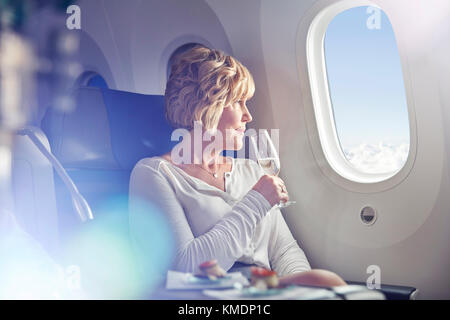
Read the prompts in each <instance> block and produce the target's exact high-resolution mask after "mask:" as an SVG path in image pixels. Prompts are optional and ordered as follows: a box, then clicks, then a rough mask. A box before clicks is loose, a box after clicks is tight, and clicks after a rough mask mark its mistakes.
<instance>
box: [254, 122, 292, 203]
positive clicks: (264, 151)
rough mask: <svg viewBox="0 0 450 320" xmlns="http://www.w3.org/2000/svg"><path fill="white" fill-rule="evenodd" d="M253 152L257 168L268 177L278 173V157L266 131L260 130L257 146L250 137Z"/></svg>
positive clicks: (255, 141) (255, 138)
mask: <svg viewBox="0 0 450 320" xmlns="http://www.w3.org/2000/svg"><path fill="white" fill-rule="evenodd" d="M250 141H251V143H252V147H253V150H254V152H255V156H256V161H257V162H258V164H259V166H260V167H261V168H262V169H263V170H264V172H265V173H266V174H268V175H272V176H277V175H278V174H279V173H280V157H279V156H278V152H277V149H276V148H275V145H274V144H273V142H272V139H270V136H269V132H268V131H267V130H265V129H264V130H260V132H259V145H258V141H257V136H256V135H253V136H250ZM293 203H295V201H285V202H283V201H281V202H280V203H279V204H277V205H276V206H277V207H278V208H286V207H288V206H290V205H291V204H293Z"/></svg>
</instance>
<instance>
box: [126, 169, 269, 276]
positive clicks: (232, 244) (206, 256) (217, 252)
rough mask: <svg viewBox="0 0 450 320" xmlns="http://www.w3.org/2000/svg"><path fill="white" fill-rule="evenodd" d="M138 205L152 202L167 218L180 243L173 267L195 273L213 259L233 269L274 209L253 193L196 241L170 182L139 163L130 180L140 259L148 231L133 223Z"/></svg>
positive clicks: (132, 230) (133, 226)
mask: <svg viewBox="0 0 450 320" xmlns="http://www.w3.org/2000/svg"><path fill="white" fill-rule="evenodd" d="M138 201H146V202H149V203H151V204H152V205H154V206H157V207H158V208H159V209H160V210H161V212H163V213H164V214H165V215H166V217H167V220H168V222H169V225H170V227H171V228H172V231H173V234H174V237H175V242H176V245H175V247H176V252H175V257H174V263H173V265H172V267H173V268H175V269H176V270H179V271H183V272H195V271H197V268H198V265H199V264H200V263H202V262H204V261H207V260H211V259H217V261H218V263H219V265H220V266H221V267H222V268H224V269H225V270H228V269H230V268H231V266H232V265H233V264H234V262H235V261H236V260H237V259H238V258H239V257H241V256H242V255H243V253H244V249H245V248H246V247H248V245H249V244H250V242H251V238H252V235H253V233H254V231H255V229H256V226H257V225H258V223H259V221H261V220H262V219H263V218H264V217H265V216H266V214H267V212H269V211H270V209H271V206H270V203H269V202H268V201H267V200H266V199H265V198H264V196H263V195H262V194H260V193H259V192H257V191H255V190H250V191H249V192H248V193H247V194H246V195H245V196H244V197H243V198H242V200H241V201H239V202H238V203H236V204H235V205H234V206H233V207H232V209H231V211H230V212H228V213H227V214H226V215H225V216H224V217H223V218H222V219H221V220H220V221H219V222H218V223H217V224H215V225H214V226H213V227H212V228H211V229H210V230H209V231H207V232H206V233H204V234H202V235H200V236H198V237H194V235H193V233H192V231H191V228H190V226H189V223H188V221H187V219H186V216H185V214H184V211H183V208H182V206H181V204H180V202H179V201H178V200H177V198H176V195H175V192H174V190H173V189H172V187H171V185H170V183H169V182H168V181H167V179H166V178H165V177H164V176H163V175H162V174H161V172H159V171H157V170H155V169H154V168H152V167H150V166H147V165H144V164H140V163H138V164H137V165H136V167H135V168H134V169H133V172H132V174H131V179H130V233H131V237H132V240H133V243H134V245H135V246H137V248H136V249H137V250H138V254H140V255H145V252H143V251H145V243H143V242H144V241H145V240H144V239H145V230H142V228H139V223H138V221H134V219H133V217H134V216H133V210H134V208H135V206H136V205H137V203H138Z"/></svg>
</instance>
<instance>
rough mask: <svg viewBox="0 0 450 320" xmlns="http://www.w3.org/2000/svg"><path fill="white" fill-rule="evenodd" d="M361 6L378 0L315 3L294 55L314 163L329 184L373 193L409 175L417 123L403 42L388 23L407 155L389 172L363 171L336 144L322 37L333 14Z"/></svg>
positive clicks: (299, 31) (302, 26) (299, 32)
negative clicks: (402, 88) (402, 96)
mask: <svg viewBox="0 0 450 320" xmlns="http://www.w3.org/2000/svg"><path fill="white" fill-rule="evenodd" d="M360 6H372V7H377V8H380V7H379V6H378V5H376V4H374V3H372V2H370V1H366V0H359V1H354V0H342V1H337V2H336V1H333V0H323V1H319V2H317V3H316V4H315V5H314V6H313V7H311V8H310V10H309V11H308V12H307V14H306V15H305V16H304V18H303V19H302V20H301V21H300V23H299V26H298V29H297V39H296V57H297V64H298V65H297V69H298V72H299V77H300V82H301V84H303V85H302V86H301V92H302V94H303V103H304V111H305V122H306V126H307V132H308V139H309V142H310V146H311V149H312V152H313V155H314V158H315V160H316V162H317V164H318V166H319V167H320V169H321V171H322V172H323V173H324V174H325V176H326V177H327V178H328V179H330V180H331V181H332V182H333V183H335V184H337V185H339V186H341V187H343V188H345V189H347V190H349V191H353V192H360V193H361V192H362V193H372V192H381V191H384V190H387V189H390V188H393V187H394V186H395V185H397V184H399V183H400V182H401V181H403V180H404V179H405V178H406V177H407V176H408V175H409V173H410V172H411V169H412V167H413V165H414V161H415V157H416V150H417V129H416V128H417V127H416V119H415V112H414V105H413V99H412V89H411V84H410V83H411V81H410V77H409V74H408V68H407V65H408V63H407V56H406V54H405V52H403V51H402V48H403V47H404V46H403V45H402V43H401V41H399V37H397V36H396V32H395V28H394V26H393V27H392V29H393V32H394V37H395V40H396V43H397V49H398V54H399V57H400V64H401V69H402V75H403V83H404V86H405V96H406V104H407V108H408V122H409V130H410V132H409V137H410V147H409V154H408V157H407V160H406V162H405V164H404V165H403V167H402V168H401V169H400V170H399V171H397V172H395V173H393V174H392V173H381V174H375V173H365V172H362V171H360V170H358V169H356V168H355V167H354V166H353V165H351V164H350V162H349V161H348V160H347V159H346V157H345V155H344V153H343V151H342V149H341V145H340V142H339V138H338V135H337V130H336V128H335V122H334V116H333V108H332V105H331V98H330V94H329V89H328V79H327V76H326V64H325V54H324V38H325V33H326V31H327V28H328V25H329V23H330V22H331V21H332V20H333V19H334V17H336V16H337V15H338V14H339V13H341V12H343V11H345V10H348V9H351V8H355V7H360ZM380 9H381V10H383V11H384V13H385V14H386V16H388V19H389V20H390V21H392V20H391V19H390V18H389V14H388V12H386V10H384V9H383V8H380ZM391 24H392V22H391ZM392 25H393V24H392Z"/></svg>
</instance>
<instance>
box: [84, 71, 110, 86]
mask: <svg viewBox="0 0 450 320" xmlns="http://www.w3.org/2000/svg"><path fill="white" fill-rule="evenodd" d="M87 86H88V87H96V88H108V85H107V84H106V81H105V79H103V77H102V76H101V75H99V74H97V75H95V76H93V77H92V78H90V79H89V81H88V83H87Z"/></svg>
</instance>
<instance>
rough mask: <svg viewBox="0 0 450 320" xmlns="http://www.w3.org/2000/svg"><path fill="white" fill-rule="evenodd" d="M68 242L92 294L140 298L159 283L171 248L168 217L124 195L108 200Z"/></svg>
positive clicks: (68, 249) (71, 260) (69, 258)
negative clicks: (130, 202)
mask: <svg viewBox="0 0 450 320" xmlns="http://www.w3.org/2000/svg"><path fill="white" fill-rule="evenodd" d="M93 211H94V212H96V214H95V219H94V220H93V221H91V222H89V223H87V224H85V225H83V226H82V228H81V230H80V231H79V232H76V233H75V235H74V236H73V237H71V239H70V241H69V243H68V245H67V247H66V250H65V251H66V255H67V256H66V259H65V264H70V265H75V266H79V268H80V273H81V274H80V279H81V287H82V290H83V292H85V294H86V295H87V297H88V298H92V299H141V298H146V295H149V294H151V292H152V290H153V289H154V288H155V287H156V286H157V285H159V284H160V281H161V279H162V277H163V276H164V275H165V272H166V270H167V269H168V267H169V264H170V261H171V259H172V254H173V235H172V233H171V231H170V228H169V225H168V222H167V221H166V219H165V218H164V216H163V215H162V214H161V213H160V212H159V210H157V209H156V208H155V207H154V206H152V205H150V204H147V203H145V202H141V201H135V200H133V205H132V206H130V210H128V200H127V198H126V197H125V196H123V197H122V196H119V197H115V198H113V199H110V200H108V201H106V202H105V203H104V204H103V205H102V206H101V207H100V208H98V209H97V210H95V209H94V210H93Z"/></svg>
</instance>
